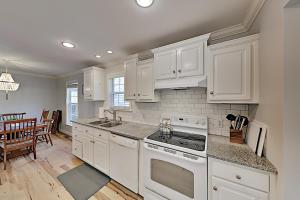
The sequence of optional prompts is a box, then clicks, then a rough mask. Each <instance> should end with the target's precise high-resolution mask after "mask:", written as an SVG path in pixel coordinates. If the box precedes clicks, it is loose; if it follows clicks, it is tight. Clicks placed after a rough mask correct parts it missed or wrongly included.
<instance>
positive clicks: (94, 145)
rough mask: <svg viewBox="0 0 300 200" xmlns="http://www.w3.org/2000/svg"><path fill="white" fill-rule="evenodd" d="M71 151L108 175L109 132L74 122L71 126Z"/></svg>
mask: <svg viewBox="0 0 300 200" xmlns="http://www.w3.org/2000/svg"><path fill="white" fill-rule="evenodd" d="M72 131H73V140H72V153H73V154H74V155H75V156H76V157H78V158H80V159H82V160H83V161H85V162H86V163H88V164H89V165H91V166H93V167H95V168H96V169H98V170H100V171H101V172H103V173H105V174H106V175H109V145H108V135H109V134H110V132H108V131H104V130H99V129H95V128H90V127H87V126H83V125H79V124H75V125H74V126H73V130H72Z"/></svg>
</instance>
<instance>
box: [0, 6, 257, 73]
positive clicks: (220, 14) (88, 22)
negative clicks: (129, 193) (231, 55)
mask: <svg viewBox="0 0 300 200" xmlns="http://www.w3.org/2000/svg"><path fill="white" fill-rule="evenodd" d="M252 2H253V0H155V3H154V4H153V6H152V7H150V8H147V9H145V8H141V7H138V6H137V5H136V3H135V0H87V1H84V0H51V1H50V0H38V1H36V0H25V1H20V0H9V1H1V6H0V59H1V58H5V59H7V60H13V61H11V62H10V64H9V67H11V68H17V69H20V70H24V71H29V72H36V73H41V74H45V75H50V76H60V75H62V74H66V73H72V72H73V71H77V70H78V69H81V68H84V67H87V66H91V65H94V64H97V63H108V62H111V61H113V60H117V59H121V58H124V57H125V56H127V55H130V54H133V53H137V52H141V51H144V50H147V49H151V48H155V47H159V46H162V45H166V44H169V43H172V42H177V41H180V40H183V39H187V38H190V37H194V36H198V35H201V34H204V33H208V32H212V31H216V30H219V29H222V28H226V27H229V26H233V25H236V24H240V23H242V22H243V20H244V18H245V17H246V15H247V11H248V9H249V7H250V6H251V3H252ZM65 40H68V41H72V42H73V43H74V44H75V45H76V48H75V49H66V48H62V47H61V46H60V43H61V42H62V41H65ZM106 50H112V51H113V52H114V53H113V54H111V55H107V54H105V52H106ZM98 53H99V54H101V55H102V58H101V59H97V58H95V54H98ZM0 65H1V63H0Z"/></svg>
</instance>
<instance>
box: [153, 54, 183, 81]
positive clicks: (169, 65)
mask: <svg viewBox="0 0 300 200" xmlns="http://www.w3.org/2000/svg"><path fill="white" fill-rule="evenodd" d="M154 63H155V66H156V68H155V79H171V78H176V70H177V67H176V49H175V50H174V49H172V50H167V51H162V52H158V53H156V54H154ZM159 66H163V67H159Z"/></svg>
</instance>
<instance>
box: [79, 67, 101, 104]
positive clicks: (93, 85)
mask: <svg viewBox="0 0 300 200" xmlns="http://www.w3.org/2000/svg"><path fill="white" fill-rule="evenodd" d="M83 72H84V89H83V90H84V91H83V92H84V99H85V100H89V101H104V100H105V98H106V80H105V70H104V69H101V68H97V67H90V68H87V69H84V70H83Z"/></svg>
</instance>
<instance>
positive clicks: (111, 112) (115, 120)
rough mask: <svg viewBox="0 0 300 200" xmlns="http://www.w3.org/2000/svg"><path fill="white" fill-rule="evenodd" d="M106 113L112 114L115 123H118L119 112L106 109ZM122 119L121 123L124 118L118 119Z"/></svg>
mask: <svg viewBox="0 0 300 200" xmlns="http://www.w3.org/2000/svg"><path fill="white" fill-rule="evenodd" d="M104 112H108V113H110V114H112V115H113V122H117V110H115V109H113V108H111V109H106V110H104ZM118 118H119V119H120V121H122V118H121V117H118Z"/></svg>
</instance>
